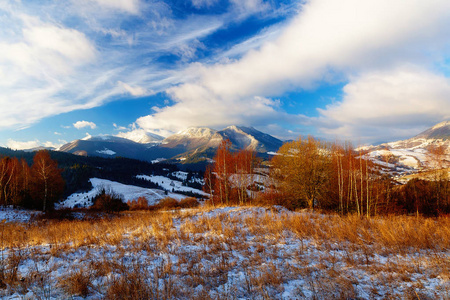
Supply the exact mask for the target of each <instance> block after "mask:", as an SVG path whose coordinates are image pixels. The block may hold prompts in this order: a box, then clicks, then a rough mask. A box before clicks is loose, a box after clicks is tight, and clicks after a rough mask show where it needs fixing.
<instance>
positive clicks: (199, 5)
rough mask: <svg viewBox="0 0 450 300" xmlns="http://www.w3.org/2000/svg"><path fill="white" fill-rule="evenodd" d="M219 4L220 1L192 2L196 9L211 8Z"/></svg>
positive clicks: (204, 0) (198, 0)
mask: <svg viewBox="0 0 450 300" xmlns="http://www.w3.org/2000/svg"><path fill="white" fill-rule="evenodd" d="M217 2H218V0H192V5H193V6H194V7H196V8H202V7H211V6H213V5H214V4H217Z"/></svg>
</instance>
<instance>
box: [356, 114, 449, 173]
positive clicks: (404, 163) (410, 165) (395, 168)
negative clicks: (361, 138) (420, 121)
mask: <svg viewBox="0 0 450 300" xmlns="http://www.w3.org/2000/svg"><path fill="white" fill-rule="evenodd" d="M435 147H442V149H443V150H444V154H443V157H442V160H443V162H442V165H443V166H444V167H450V121H444V122H441V123H438V124H436V125H434V126H433V127H431V128H429V129H427V130H425V131H423V132H421V133H419V134H417V135H415V136H413V137H412V138H409V139H406V140H400V141H396V142H390V143H384V144H381V145H377V146H365V147H361V149H362V150H365V151H367V152H368V155H369V156H370V157H371V159H372V160H373V161H374V162H376V163H378V164H380V165H383V166H385V167H386V168H387V169H390V171H389V173H390V174H392V175H396V174H397V175H403V174H405V173H410V172H415V171H418V170H421V169H424V168H427V167H432V166H433V162H432V157H431V155H430V150H431V149H432V148H435Z"/></svg>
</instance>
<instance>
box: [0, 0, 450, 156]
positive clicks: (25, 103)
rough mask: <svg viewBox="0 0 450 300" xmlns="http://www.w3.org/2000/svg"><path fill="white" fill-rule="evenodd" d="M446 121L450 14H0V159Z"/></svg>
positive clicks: (213, 4)
mask: <svg viewBox="0 0 450 300" xmlns="http://www.w3.org/2000/svg"><path fill="white" fill-rule="evenodd" d="M449 119H450V1H448V0H429V1H423V0H408V1H406V0H365V1H360V0H340V1H336V0H309V1H293V0H283V1H274V0H183V1H181V0H171V1H169V0H166V1H164V0H161V1H159V0H148V1H147V0H67V1H59V0H53V1H52V0H42V1H34V0H0V146H6V147H10V148H13V149H26V148H32V147H36V146H53V147H58V146H60V145H62V144H64V143H67V142H70V141H72V140H74V139H79V138H83V137H86V136H91V135H92V136H95V135H120V136H124V137H127V136H131V135H132V134H133V133H136V132H151V133H155V134H159V135H162V136H168V135H170V134H173V133H176V132H178V131H180V130H183V129H186V128H187V127H191V126H204V127H211V128H214V129H222V128H224V127H227V126H229V125H242V126H253V127H255V128H256V129H258V130H261V131H263V132H266V133H269V134H271V135H274V136H276V137H278V138H281V139H293V138H297V137H298V136H300V135H302V136H303V135H308V134H311V135H314V136H317V137H320V138H324V139H329V140H342V141H344V140H345V141H352V142H353V143H354V144H355V145H356V144H367V143H378V142H385V141H395V140H399V139H404V138H409V137H412V136H413V135H415V134H417V133H419V132H420V131H422V130H424V129H426V128H428V127H431V126H433V125H435V124H436V123H439V122H442V121H445V120H449Z"/></svg>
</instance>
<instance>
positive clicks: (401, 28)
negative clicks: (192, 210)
mask: <svg viewBox="0 0 450 300" xmlns="http://www.w3.org/2000/svg"><path fill="white" fill-rule="evenodd" d="M254 2H255V3H256V2H257V1H254ZM251 3H253V2H252V1H249V2H247V4H245V5H251ZM449 37H450V2H449V1H446V0H436V1H432V3H430V2H424V1H421V0H412V1H408V5H406V4H405V3H404V2H397V1H394V2H392V1H388V0H384V1H380V0H368V1H360V0H346V1H334V0H311V1H308V2H307V3H306V4H305V5H304V6H303V7H302V9H301V11H300V13H299V15H298V16H297V17H296V18H295V19H294V20H293V21H292V22H291V23H290V24H288V25H287V26H286V27H285V28H284V29H283V32H282V33H281V35H280V36H279V37H278V38H277V39H275V40H273V41H266V42H265V43H264V44H263V45H262V46H261V47H260V49H259V50H250V51H249V52H248V53H247V54H246V55H244V56H243V57H242V58H241V59H239V60H237V61H232V62H230V63H223V64H215V65H205V64H198V63H197V64H192V65H191V67H190V69H189V70H188V71H187V72H189V74H191V76H192V77H194V79H193V80H191V81H190V82H187V83H184V84H181V85H179V86H176V87H173V88H170V89H168V93H169V95H171V97H172V99H173V100H174V101H175V102H176V103H175V104H174V105H173V106H170V107H165V108H162V109H156V110H155V113H154V114H152V115H150V116H146V117H142V118H140V119H138V120H137V124H138V125H139V126H141V127H142V128H144V129H147V130H150V129H156V128H165V129H170V130H175V129H176V128H183V127H185V126H191V125H204V126H218V125H219V124H224V123H225V122H226V123H227V124H233V123H237V124H253V125H256V126H258V124H261V123H262V122H266V124H271V123H276V122H277V121H279V120H280V118H284V117H285V116H286V115H285V114H284V113H283V112H282V111H280V109H278V106H277V104H276V103H274V101H271V100H269V99H268V97H273V96H277V95H280V94H282V93H284V92H285V91H289V90H295V89H299V88H300V89H309V88H314V87H315V86H316V85H317V84H320V83H323V82H331V83H334V82H336V81H347V80H348V79H349V78H352V80H357V78H358V76H364V74H367V72H388V70H396V69H397V68H398V67H400V66H403V65H405V64H415V65H417V66H422V67H421V68H424V67H426V66H430V65H432V64H433V63H434V62H436V61H438V60H440V59H441V58H442V55H443V54H444V53H446V52H445V51H447V50H448V49H450V47H449V46H450V43H449V41H450V39H449ZM358 74H361V75H358ZM386 92H387V91H386ZM361 101H363V100H361ZM355 102H356V103H359V100H355ZM409 103H410V105H414V106H416V108H417V105H419V107H420V104H419V103H417V102H415V103H413V102H409ZM361 105H363V104H361ZM380 109H381V108H380ZM384 109H386V110H388V109H389V108H387V107H385V108H384ZM418 110H420V109H415V110H414V111H411V112H410V113H409V114H408V115H407V116H406V115H405V113H402V115H405V116H404V117H403V119H404V120H406V119H408V120H412V119H416V120H417V118H416V117H417V115H415V112H416V111H418ZM396 111H397V112H398V110H396ZM406 111H408V109H406ZM364 113H367V115H364V114H361V115H360V119H371V116H370V114H369V113H370V111H364ZM291 119H294V118H291ZM372 120H374V119H372ZM330 122H331V120H330ZM379 122H381V123H378V125H381V124H382V119H380V120H379ZM344 132H345V134H350V132H346V131H345V130H343V133H344Z"/></svg>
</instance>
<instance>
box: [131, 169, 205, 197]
mask: <svg viewBox="0 0 450 300" xmlns="http://www.w3.org/2000/svg"><path fill="white" fill-rule="evenodd" d="M174 176H176V177H177V178H179V179H181V180H185V179H186V177H187V174H186V173H185V172H175V173H174ZM136 178H139V179H143V180H148V181H151V182H154V183H157V184H159V185H160V186H161V187H162V188H163V189H165V190H167V191H172V190H173V191H174V193H176V191H182V192H192V193H195V194H199V195H203V196H208V194H206V193H205V192H203V191H202V190H198V189H194V188H191V187H188V186H184V185H183V183H182V182H181V181H178V180H172V179H170V178H167V177H164V176H159V175H150V176H149V175H137V176H136Z"/></svg>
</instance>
